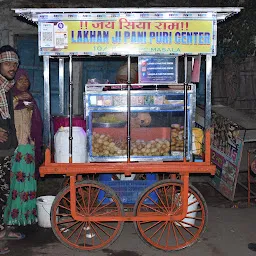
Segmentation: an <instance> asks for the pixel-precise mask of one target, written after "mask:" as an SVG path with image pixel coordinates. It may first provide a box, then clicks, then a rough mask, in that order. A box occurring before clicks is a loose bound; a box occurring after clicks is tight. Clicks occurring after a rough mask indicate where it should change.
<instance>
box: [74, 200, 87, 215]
mask: <svg viewBox="0 0 256 256" xmlns="http://www.w3.org/2000/svg"><path fill="white" fill-rule="evenodd" d="M76 203H77V205H78V206H79V207H76V208H77V209H79V210H81V211H82V212H83V213H84V215H87V212H86V208H83V206H82V205H81V204H80V203H79V201H78V198H76Z"/></svg>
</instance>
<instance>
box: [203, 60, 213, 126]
mask: <svg viewBox="0 0 256 256" xmlns="http://www.w3.org/2000/svg"><path fill="white" fill-rule="evenodd" d="M211 87H212V56H211V55H206V83H205V118H204V127H205V130H207V129H210V127H211V104H212V100H211Z"/></svg>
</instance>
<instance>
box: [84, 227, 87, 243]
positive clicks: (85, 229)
mask: <svg viewBox="0 0 256 256" xmlns="http://www.w3.org/2000/svg"><path fill="white" fill-rule="evenodd" d="M83 233H84V247H86V238H87V237H86V229H83Z"/></svg>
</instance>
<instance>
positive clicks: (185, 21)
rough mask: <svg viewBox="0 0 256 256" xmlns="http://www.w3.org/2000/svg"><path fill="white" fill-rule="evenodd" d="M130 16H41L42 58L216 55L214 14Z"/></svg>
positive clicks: (40, 46) (40, 42) (40, 39)
mask: <svg viewBox="0 0 256 256" xmlns="http://www.w3.org/2000/svg"><path fill="white" fill-rule="evenodd" d="M70 16H71V17H70ZM130 16H131V15H128V14H119V15H118V17H117V15H113V16H107V17H103V16H102V15H99V16H98V15H97V14H94V16H90V17H83V20H82V17H80V16H79V17H80V18H81V20H77V19H78V18H79V17H78V16H72V15H69V16H62V15H53V14H51V15H50V14H49V15H47V14H44V15H40V16H39V24H38V27H39V29H38V31H39V55H70V54H71V55H129V54H130V55H142V54H144V55H145V54H150V55H152V54H174V55H178V54H179V55H180V54H184V53H187V54H199V53H202V54H211V55H216V24H217V22H216V17H215V15H214V14H211V15H209V16H207V17H203V16H199V15H198V16H197V17H195V15H194V14H193V17H191V16H190V15H189V14H187V16H185V17H176V16H169V17H167V16H166V14H165V15H161V14H158V15H157V16H150V17H148V16H145V15H142V14H137V15H136V14H134V16H132V17H130ZM72 17H73V18H74V20H72Z"/></svg>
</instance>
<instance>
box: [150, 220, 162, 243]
mask: <svg viewBox="0 0 256 256" xmlns="http://www.w3.org/2000/svg"><path fill="white" fill-rule="evenodd" d="M164 225H165V223H163V224H162V225H160V227H159V228H158V229H157V230H156V231H155V232H154V233H153V235H152V236H150V237H149V238H150V239H151V240H152V238H153V237H154V236H155V235H156V234H157V233H158V232H159V230H160V229H161V228H162V227H163V226H164Z"/></svg>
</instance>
